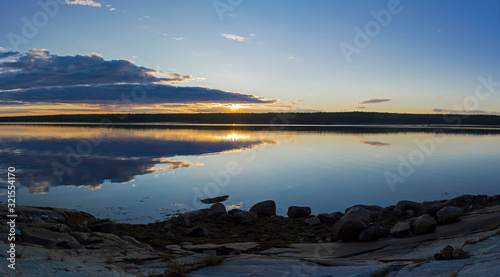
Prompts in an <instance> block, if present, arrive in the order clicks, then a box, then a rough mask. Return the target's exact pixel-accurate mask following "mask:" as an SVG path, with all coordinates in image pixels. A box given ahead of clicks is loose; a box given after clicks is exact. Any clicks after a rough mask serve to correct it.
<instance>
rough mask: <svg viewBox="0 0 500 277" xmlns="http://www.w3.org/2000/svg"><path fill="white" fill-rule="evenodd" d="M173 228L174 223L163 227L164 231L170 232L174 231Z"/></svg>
mask: <svg viewBox="0 0 500 277" xmlns="http://www.w3.org/2000/svg"><path fill="white" fill-rule="evenodd" d="M172 227H174V226H173V225H172V223H167V224H165V225H163V230H170V229H172Z"/></svg>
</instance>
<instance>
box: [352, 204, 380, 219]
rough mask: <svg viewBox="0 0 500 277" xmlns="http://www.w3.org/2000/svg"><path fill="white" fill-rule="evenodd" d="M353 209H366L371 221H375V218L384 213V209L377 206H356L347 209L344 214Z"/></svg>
mask: <svg viewBox="0 0 500 277" xmlns="http://www.w3.org/2000/svg"><path fill="white" fill-rule="evenodd" d="M354 207H361V208H364V209H367V210H368V211H369V212H370V218H371V219H376V218H378V217H380V216H381V215H382V214H383V212H384V208H382V207H380V206H377V205H356V206H353V207H351V208H347V209H346V211H345V212H346V213H347V212H349V210H350V209H352V208H354Z"/></svg>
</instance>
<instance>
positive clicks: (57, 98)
mask: <svg viewBox="0 0 500 277" xmlns="http://www.w3.org/2000/svg"><path fill="white" fill-rule="evenodd" d="M0 101H2V102H5V103H9V102H17V103H19V102H21V103H76V104H84V103H87V104H100V105H141V104H162V103H213V102H215V103H274V102H275V100H268V99H263V98H259V97H256V96H253V95H249V94H242V93H234V92H227V91H223V90H218V89H208V88H203V87H176V86H171V85H152V86H150V87H147V86H146V87H142V86H137V85H132V84H123V85H100V86H74V87H52V88H36V89H29V90H19V91H18V90H16V91H4V92H1V93H0Z"/></svg>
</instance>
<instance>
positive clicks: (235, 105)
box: [229, 104, 240, 112]
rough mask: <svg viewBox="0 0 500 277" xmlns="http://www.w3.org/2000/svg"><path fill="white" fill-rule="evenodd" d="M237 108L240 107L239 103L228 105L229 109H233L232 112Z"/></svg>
mask: <svg viewBox="0 0 500 277" xmlns="http://www.w3.org/2000/svg"><path fill="white" fill-rule="evenodd" d="M239 108H240V105H238V104H232V105H231V106H229V109H231V111H233V112H235V111H237V110H238V109H239Z"/></svg>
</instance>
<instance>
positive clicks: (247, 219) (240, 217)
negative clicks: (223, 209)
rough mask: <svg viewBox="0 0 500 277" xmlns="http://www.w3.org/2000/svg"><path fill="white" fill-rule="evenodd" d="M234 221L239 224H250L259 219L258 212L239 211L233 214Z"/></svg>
mask: <svg viewBox="0 0 500 277" xmlns="http://www.w3.org/2000/svg"><path fill="white" fill-rule="evenodd" d="M233 217H234V221H236V223H239V224H243V225H249V224H252V223H254V222H255V221H256V220H257V214H256V213H254V212H247V211H239V212H237V213H235V214H234V215H233Z"/></svg>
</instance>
